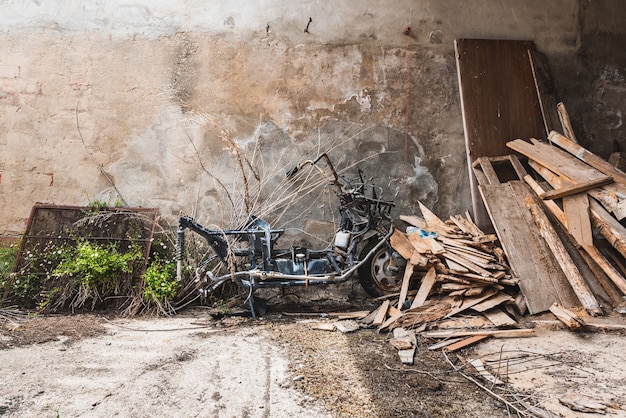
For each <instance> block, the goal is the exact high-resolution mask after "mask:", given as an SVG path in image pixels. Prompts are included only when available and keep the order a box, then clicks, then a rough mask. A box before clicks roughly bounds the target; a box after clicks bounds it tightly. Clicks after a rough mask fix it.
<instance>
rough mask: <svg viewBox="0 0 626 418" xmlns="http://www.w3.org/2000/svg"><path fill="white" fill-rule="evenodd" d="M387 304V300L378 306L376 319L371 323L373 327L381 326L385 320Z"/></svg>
mask: <svg viewBox="0 0 626 418" xmlns="http://www.w3.org/2000/svg"><path fill="white" fill-rule="evenodd" d="M389 304H390V302H389V299H387V300H385V301H384V302H383V303H382V304H381V305H380V307H379V308H378V314H376V317H375V318H374V320H373V321H372V325H373V326H375V327H378V326H380V325H382V323H383V322H384V321H385V318H386V317H387V310H388V309H389Z"/></svg>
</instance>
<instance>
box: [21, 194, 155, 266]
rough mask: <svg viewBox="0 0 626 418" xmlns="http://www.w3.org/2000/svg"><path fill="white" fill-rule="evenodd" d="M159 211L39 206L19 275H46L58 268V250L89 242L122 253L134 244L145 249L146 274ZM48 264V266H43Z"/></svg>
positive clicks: (24, 245)
mask: <svg viewBox="0 0 626 418" xmlns="http://www.w3.org/2000/svg"><path fill="white" fill-rule="evenodd" d="M157 215H158V209H155V208H108V207H107V208H92V207H85V206H58V205H43V204H38V205H35V206H34V207H33V208H32V210H31V214H30V218H29V220H28V224H27V226H26V231H25V233H24V236H23V238H22V242H21V244H20V249H19V251H18V254H17V258H16V260H15V267H14V269H13V272H14V273H17V274H18V275H23V274H30V275H45V274H47V273H46V272H49V271H51V270H52V269H54V267H56V266H55V265H53V264H55V263H54V257H47V255H50V252H52V251H54V250H55V249H58V248H62V247H64V246H68V245H74V244H75V243H76V242H78V241H80V240H89V241H92V242H98V243H101V244H104V245H107V244H109V243H114V244H115V245H118V246H119V249H120V251H123V250H124V249H125V248H128V247H129V246H130V245H131V244H132V243H135V244H137V245H140V246H141V249H142V251H143V254H144V260H143V265H142V266H138V267H139V269H138V270H136V273H138V276H141V275H142V274H143V272H144V271H145V267H146V261H147V259H148V256H149V254H150V245H151V242H152V238H153V235H154V229H155V225H156V219H157ZM43 263H45V264H46V265H43Z"/></svg>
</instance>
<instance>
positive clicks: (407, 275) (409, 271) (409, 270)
mask: <svg viewBox="0 0 626 418" xmlns="http://www.w3.org/2000/svg"><path fill="white" fill-rule="evenodd" d="M413 267H414V266H413V263H411V262H410V261H409V262H408V263H407V265H406V268H405V269H404V278H403V279H402V288H401V289H400V297H399V298H398V309H399V310H402V307H403V305H404V301H405V300H406V295H407V293H408V291H409V283H410V281H411V276H412V275H413Z"/></svg>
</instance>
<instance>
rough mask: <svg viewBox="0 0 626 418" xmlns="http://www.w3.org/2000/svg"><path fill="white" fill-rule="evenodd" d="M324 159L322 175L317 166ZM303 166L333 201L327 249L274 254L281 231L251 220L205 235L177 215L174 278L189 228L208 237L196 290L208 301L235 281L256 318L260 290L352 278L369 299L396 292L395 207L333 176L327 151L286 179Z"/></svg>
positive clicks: (375, 190)
mask: <svg viewBox="0 0 626 418" xmlns="http://www.w3.org/2000/svg"><path fill="white" fill-rule="evenodd" d="M322 160H323V161H324V162H325V164H324V166H325V169H326V171H325V170H324V169H323V168H322V167H320V165H321V164H318V163H320V161H322ZM307 166H311V167H315V168H316V169H317V170H318V171H319V172H320V173H321V175H323V176H324V178H325V179H327V180H328V181H329V183H330V185H331V186H333V188H334V191H335V193H336V195H337V197H338V199H339V205H338V211H339V214H340V218H339V219H340V221H339V227H338V229H337V230H336V232H335V236H334V240H333V241H332V243H331V244H330V245H329V246H328V247H327V248H324V249H318V250H316V249H311V248H304V247H294V246H292V247H290V248H282V249H281V248H278V246H277V245H276V244H277V241H278V240H279V238H280V237H281V235H282V234H283V233H284V229H275V228H272V227H271V226H270V224H269V223H267V222H266V221H264V220H263V219H261V218H258V217H254V216H251V217H250V218H249V219H248V220H247V222H246V223H245V225H243V226H242V227H241V228H237V229H232V230H220V229H208V228H206V227H204V226H202V225H200V224H199V223H198V222H196V221H195V220H194V219H193V218H191V217H189V216H181V217H180V219H179V226H178V231H177V246H176V257H177V261H178V268H177V275H178V278H179V279H180V277H181V274H182V267H181V265H182V261H183V258H184V253H185V230H187V229H189V230H190V231H192V232H194V233H196V234H198V235H200V236H201V237H203V238H204V239H206V241H207V243H208V244H209V246H210V247H211V248H212V250H213V251H212V252H213V255H212V256H211V257H208V258H207V259H206V260H204V261H203V262H201V263H199V265H198V266H197V267H195V275H196V279H197V280H202V281H203V282H205V283H206V285H205V287H204V288H203V289H201V290H200V292H201V293H202V294H203V295H204V296H208V295H211V294H212V293H213V292H214V291H215V290H216V289H218V288H219V287H220V286H222V285H223V284H224V283H226V282H228V281H233V282H235V283H236V284H237V285H238V286H239V287H240V288H242V289H244V290H245V291H246V293H247V299H246V303H248V305H249V308H250V311H251V313H252V315H253V316H254V317H256V313H257V312H256V311H255V298H253V293H254V291H255V290H256V289H260V288H266V287H288V286H313V285H327V284H335V283H343V282H346V281H347V280H349V279H350V278H351V277H353V276H354V275H355V274H357V275H358V278H359V281H360V283H361V285H362V287H363V289H364V290H365V291H366V292H367V293H368V294H369V295H371V296H374V297H376V296H382V295H384V294H388V293H393V292H397V291H399V289H400V286H401V282H402V277H403V271H404V267H405V264H406V261H405V260H404V259H403V258H402V257H401V256H400V255H399V254H398V253H396V252H395V251H393V249H392V247H391V245H390V243H389V238H390V236H391V234H392V232H393V225H392V220H391V216H390V212H391V209H392V207H393V206H394V204H393V202H391V201H387V200H383V199H382V198H381V195H382V190H381V189H380V188H379V187H376V186H374V185H373V184H368V183H367V182H366V181H365V178H364V175H363V172H362V171H361V170H360V169H359V170H358V177H357V178H356V179H348V178H346V177H345V176H340V175H338V174H337V171H336V170H335V168H334V166H333V164H332V162H331V160H330V158H329V157H328V155H327V154H325V153H324V154H321V155H320V156H318V157H317V158H315V159H314V160H308V161H305V162H303V163H301V164H299V165H298V166H296V167H294V168H293V169H292V170H290V171H289V172H287V174H286V175H287V178H289V179H295V178H296V177H297V176H298V173H299V172H301V171H302V170H304V169H305V167H307ZM328 172H329V173H328ZM220 262H221V265H222V266H223V267H225V268H222V270H221V272H218V273H217V274H216V272H215V271H216V269H215V266H216V265H217V264H218V263H220Z"/></svg>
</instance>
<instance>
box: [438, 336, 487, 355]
mask: <svg viewBox="0 0 626 418" xmlns="http://www.w3.org/2000/svg"><path fill="white" fill-rule="evenodd" d="M486 338H489V335H482V334H480V335H473V336H471V337H467V338H464V339H462V340H461V341H458V342H456V343H454V344H450V345H448V346H447V347H446V351H450V352H453V351H456V350H460V349H461V348H465V347H467V346H470V345H472V344H475V343H477V342H479V341H481V340H484V339H486Z"/></svg>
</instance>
